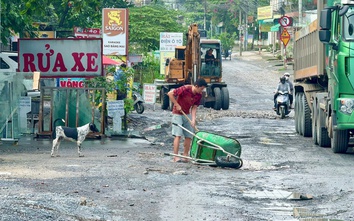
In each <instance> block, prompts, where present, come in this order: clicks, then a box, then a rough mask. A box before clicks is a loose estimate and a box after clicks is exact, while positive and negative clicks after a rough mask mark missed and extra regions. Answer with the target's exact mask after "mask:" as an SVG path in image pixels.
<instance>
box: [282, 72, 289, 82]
mask: <svg viewBox="0 0 354 221" xmlns="http://www.w3.org/2000/svg"><path fill="white" fill-rule="evenodd" d="M283 76H284V77H285V80H288V79H289V77H290V74H289V73H288V72H285V73H284V75H283Z"/></svg>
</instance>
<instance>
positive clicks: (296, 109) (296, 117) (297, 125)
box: [294, 94, 299, 133]
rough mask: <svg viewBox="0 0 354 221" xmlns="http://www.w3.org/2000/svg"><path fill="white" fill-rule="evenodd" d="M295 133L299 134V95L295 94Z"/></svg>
mask: <svg viewBox="0 0 354 221" xmlns="http://www.w3.org/2000/svg"><path fill="white" fill-rule="evenodd" d="M294 118H295V131H296V133H299V94H295V116H294Z"/></svg>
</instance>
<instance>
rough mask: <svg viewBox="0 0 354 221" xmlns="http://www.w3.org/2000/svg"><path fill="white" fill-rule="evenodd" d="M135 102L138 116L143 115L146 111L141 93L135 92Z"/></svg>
mask: <svg viewBox="0 0 354 221" xmlns="http://www.w3.org/2000/svg"><path fill="white" fill-rule="evenodd" d="M133 100H134V104H133V105H134V110H136V112H137V113H138V114H142V113H143V112H144V110H145V107H144V98H143V96H141V94H140V93H139V92H137V91H133Z"/></svg>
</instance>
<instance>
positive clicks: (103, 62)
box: [102, 55, 119, 65]
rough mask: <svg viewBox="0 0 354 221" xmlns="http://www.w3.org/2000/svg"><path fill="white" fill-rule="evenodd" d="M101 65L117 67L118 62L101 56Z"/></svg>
mask: <svg viewBox="0 0 354 221" xmlns="http://www.w3.org/2000/svg"><path fill="white" fill-rule="evenodd" d="M102 64H103V65H119V62H117V61H115V60H113V59H110V58H109V57H106V56H104V55H103V57H102Z"/></svg>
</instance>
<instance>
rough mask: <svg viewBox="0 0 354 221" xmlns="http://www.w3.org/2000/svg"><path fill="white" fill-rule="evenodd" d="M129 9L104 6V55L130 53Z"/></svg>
mask: <svg viewBox="0 0 354 221" xmlns="http://www.w3.org/2000/svg"><path fill="white" fill-rule="evenodd" d="M128 31H129V30H128V9H119V8H104V9H103V11H102V38H103V54H104V55H128V47H127V45H128Z"/></svg>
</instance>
